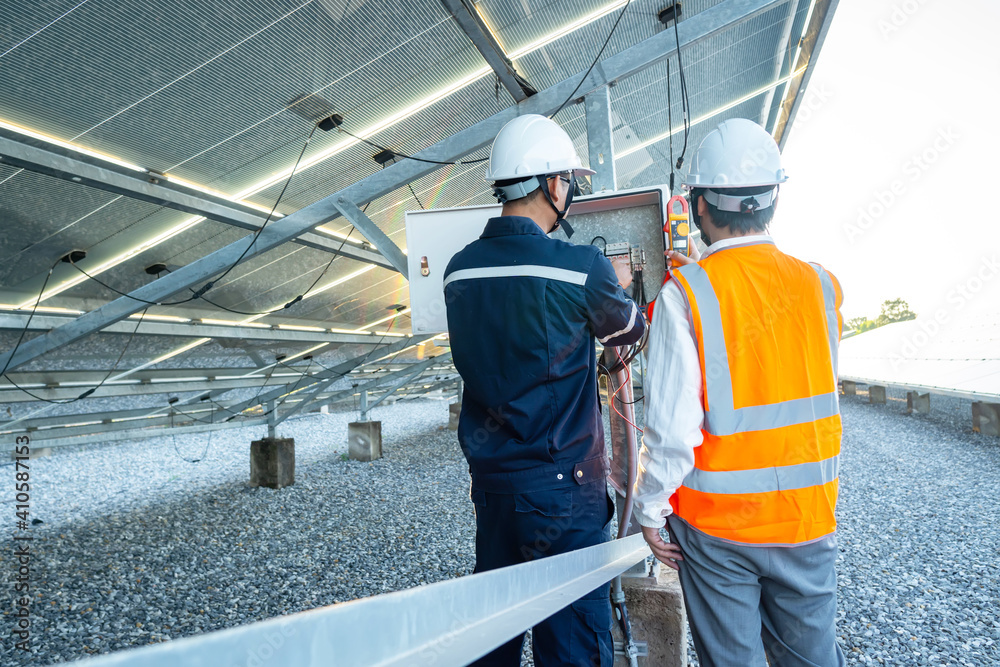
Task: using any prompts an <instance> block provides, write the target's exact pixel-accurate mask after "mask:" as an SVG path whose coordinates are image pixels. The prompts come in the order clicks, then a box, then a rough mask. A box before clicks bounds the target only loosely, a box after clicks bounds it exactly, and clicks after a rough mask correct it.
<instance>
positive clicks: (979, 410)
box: [972, 401, 1000, 436]
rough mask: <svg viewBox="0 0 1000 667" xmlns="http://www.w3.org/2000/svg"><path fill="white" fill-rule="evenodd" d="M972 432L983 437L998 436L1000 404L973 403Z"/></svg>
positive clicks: (999, 432)
mask: <svg viewBox="0 0 1000 667" xmlns="http://www.w3.org/2000/svg"><path fill="white" fill-rule="evenodd" d="M972 430H973V431H975V432H976V433H982V434H983V435H994V436H1000V403H982V402H979V401H977V402H975V403H973V404H972Z"/></svg>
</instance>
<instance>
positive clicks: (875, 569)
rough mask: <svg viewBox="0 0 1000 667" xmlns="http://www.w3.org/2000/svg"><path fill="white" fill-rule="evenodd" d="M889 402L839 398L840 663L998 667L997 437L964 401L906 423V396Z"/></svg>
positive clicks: (936, 401)
mask: <svg viewBox="0 0 1000 667" xmlns="http://www.w3.org/2000/svg"><path fill="white" fill-rule="evenodd" d="M888 398H889V401H888V403H887V404H886V405H884V406H881V405H879V406H876V405H869V404H868V394H867V392H864V391H861V392H859V395H858V396H857V397H847V396H842V397H841V409H842V413H843V420H844V440H843V450H842V454H841V468H840V502H839V505H838V508H837V509H838V511H837V515H838V520H839V529H838V530H839V541H840V556H839V558H838V560H837V571H838V575H839V594H840V598H839V609H840V612H839V615H838V616H839V617H838V635H839V637H840V645H841V647H842V648H843V650H844V653H845V655H846V656H847V662H848V664H849V665H883V664H885V665H956V666H957V665H983V666H987V665H989V666H995V665H998V664H1000V571H998V569H997V563H998V562H1000V501H998V497H1000V440H998V439H997V438H993V437H989V436H981V435H979V434H976V433H973V432H972V428H971V425H972V416H971V408H970V404H969V402H968V401H959V400H954V399H945V398H939V397H937V396H932V397H931V405H932V408H933V411H932V413H931V414H930V415H929V416H912V417H911V416H906V415H905V414H904V412H905V409H906V397H905V393H902V392H898V393H896V394H895V395H894V394H893V393H890V395H889V397H888ZM689 645H690V642H689ZM689 659H690V661H691V664H692V665H698V660H697V657H696V656H695V655H694V651H693V649H690V650H689Z"/></svg>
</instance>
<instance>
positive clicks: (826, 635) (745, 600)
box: [668, 516, 846, 667]
mask: <svg viewBox="0 0 1000 667" xmlns="http://www.w3.org/2000/svg"><path fill="white" fill-rule="evenodd" d="M668 529H669V531H670V539H671V541H672V542H673V543H674V544H677V545H679V546H680V548H681V551H682V552H683V554H684V560H683V561H682V562H681V563H680V580H681V587H682V589H683V591H684V605H685V607H686V608H687V614H688V622H689V623H690V625H691V635H692V637H693V638H694V647H695V651H697V653H698V659H699V660H700V661H701V665H702V667H763V666H764V665H766V664H768V662H765V655H766V656H767V660H768V661H769V662H770V664H771V665H772V667H842V666H843V665H845V664H846V662H845V660H844V654H843V652H842V651H841V650H840V646H839V645H838V644H837V634H836V615H837V571H836V569H835V566H834V565H835V561H836V558H837V537H836V535H835V534H834V535H828V536H827V537H824V538H823V539H821V540H818V541H816V542H811V543H809V544H804V545H801V546H795V547H751V546H746V545H741V544H734V543H732V542H728V541H726V540H721V539H718V538H715V537H712V536H710V535H706V534H705V533H703V532H701V531H699V530H696V529H695V528H692V527H691V526H690V525H688V524H687V523H686V522H684V520H682V519H679V518H677V517H676V516H671V517H669V526H668Z"/></svg>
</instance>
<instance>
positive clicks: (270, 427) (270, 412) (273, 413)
mask: <svg viewBox="0 0 1000 667" xmlns="http://www.w3.org/2000/svg"><path fill="white" fill-rule="evenodd" d="M279 422H280V420H279V419H278V404H277V403H275V402H274V400H273V399H272V400H270V401H268V402H267V437H269V438H270V439H272V440H274V439H275V438H277V437H278V436H277V431H276V429H277V427H278V423H279Z"/></svg>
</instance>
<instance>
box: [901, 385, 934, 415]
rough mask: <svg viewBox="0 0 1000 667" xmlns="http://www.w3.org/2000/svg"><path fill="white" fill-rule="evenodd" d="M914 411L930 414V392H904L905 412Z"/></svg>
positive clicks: (909, 413) (910, 412)
mask: <svg viewBox="0 0 1000 667" xmlns="http://www.w3.org/2000/svg"><path fill="white" fill-rule="evenodd" d="M914 412H919V413H920V414H922V415H926V414H930V412H931V395H930V394H921V393H920V392H918V391H908V392H906V414H908V415H912V414H913V413H914Z"/></svg>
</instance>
